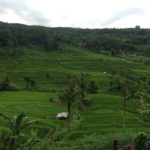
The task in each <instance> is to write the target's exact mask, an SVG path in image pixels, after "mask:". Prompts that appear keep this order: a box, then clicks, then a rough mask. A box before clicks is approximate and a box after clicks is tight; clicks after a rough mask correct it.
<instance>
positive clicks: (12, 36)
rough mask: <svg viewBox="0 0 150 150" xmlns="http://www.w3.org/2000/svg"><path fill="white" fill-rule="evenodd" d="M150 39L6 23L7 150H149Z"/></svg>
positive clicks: (1, 65)
mask: <svg viewBox="0 0 150 150" xmlns="http://www.w3.org/2000/svg"><path fill="white" fill-rule="evenodd" d="M149 35H150V30H149V29H141V28H140V26H136V27H135V28H128V29H80V28H61V27H60V28H59V27H58V28H49V27H42V26H27V25H23V24H9V23H3V22H0V150H149V146H150V58H149V56H150V40H149V39H150V36H149Z"/></svg>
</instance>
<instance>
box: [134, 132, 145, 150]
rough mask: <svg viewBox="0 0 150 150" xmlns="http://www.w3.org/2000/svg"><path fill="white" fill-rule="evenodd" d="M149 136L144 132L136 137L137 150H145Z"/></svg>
mask: <svg viewBox="0 0 150 150" xmlns="http://www.w3.org/2000/svg"><path fill="white" fill-rule="evenodd" d="M147 139H148V136H147V134H146V133H144V132H139V133H138V134H137V135H135V137H134V144H135V149H136V150H145V142H146V141H147Z"/></svg>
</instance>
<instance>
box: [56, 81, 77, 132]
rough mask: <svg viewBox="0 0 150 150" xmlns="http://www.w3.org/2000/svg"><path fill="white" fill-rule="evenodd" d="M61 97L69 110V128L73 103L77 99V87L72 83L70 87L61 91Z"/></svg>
mask: <svg viewBox="0 0 150 150" xmlns="http://www.w3.org/2000/svg"><path fill="white" fill-rule="evenodd" d="M58 96H59V99H60V100H61V102H62V103H65V104H66V105H67V111H68V119H67V120H68V130H69V128H70V127H69V126H70V119H71V108H72V106H73V103H74V102H75V99H76V90H75V87H74V86H73V85H72V84H70V85H69V87H68V88H67V89H65V90H63V91H61V92H60V93H59V94H58Z"/></svg>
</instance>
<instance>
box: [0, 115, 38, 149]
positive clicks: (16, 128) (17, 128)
mask: <svg viewBox="0 0 150 150" xmlns="http://www.w3.org/2000/svg"><path fill="white" fill-rule="evenodd" d="M0 116H1V117H3V118H4V119H5V120H6V121H7V127H8V128H9V129H10V130H11V132H12V135H10V136H8V137H6V138H5V136H3V137H2V138H1V141H3V142H4V143H5V144H4V146H7V148H8V149H11V150H12V149H17V148H16V146H18V145H17V144H18V143H17V140H18V137H19V135H20V133H21V132H22V131H23V130H24V129H25V128H26V127H28V126H30V125H32V124H35V123H37V121H36V120H32V121H29V120H28V119H27V117H26V115H25V114H24V113H20V114H19V115H17V116H15V117H13V118H9V117H7V116H5V115H4V114H2V113H0ZM6 144H7V145H6Z"/></svg>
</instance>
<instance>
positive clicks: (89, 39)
mask: <svg viewBox="0 0 150 150" xmlns="http://www.w3.org/2000/svg"><path fill="white" fill-rule="evenodd" d="M30 45H39V46H42V47H43V48H44V49H45V50H48V51H52V50H56V49H59V48H60V47H61V45H72V46H75V47H82V48H86V49H89V50H92V51H95V52H106V53H110V54H112V55H114V56H115V55H120V54H121V55H122V54H133V55H134V54H141V55H150V46H149V45H150V29H142V28H140V26H136V27H135V28H127V29H115V28H112V29H81V28H66V27H65V28H63V27H55V28H51V27H43V26H28V25H23V24H17V23H14V24H12V23H4V22H0V54H1V49H3V48H8V47H9V48H16V47H20V46H21V47H22V46H23V47H26V46H30Z"/></svg>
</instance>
